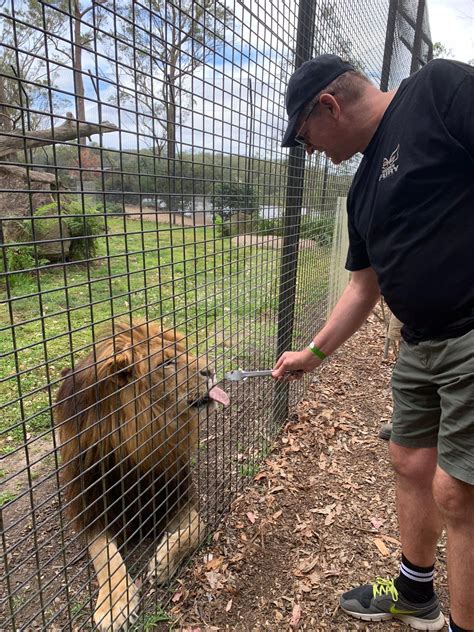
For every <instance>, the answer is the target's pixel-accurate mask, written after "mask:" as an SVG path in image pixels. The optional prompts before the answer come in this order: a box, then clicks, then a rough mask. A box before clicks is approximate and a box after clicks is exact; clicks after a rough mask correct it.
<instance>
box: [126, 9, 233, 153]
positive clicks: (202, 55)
mask: <svg viewBox="0 0 474 632" xmlns="http://www.w3.org/2000/svg"><path fill="white" fill-rule="evenodd" d="M122 10H123V13H124V16H125V20H123V22H122V23H121V24H122V27H121V28H122V31H123V32H122V33H119V34H118V35H119V36H120V41H121V44H120V52H121V65H120V73H121V75H122V76H125V78H126V79H129V80H131V81H132V82H133V87H132V88H126V87H124V88H123V89H122V94H121V97H122V98H124V99H125V100H128V101H129V102H131V103H133V104H134V105H136V107H137V108H138V109H139V112H138V119H139V125H140V127H141V128H142V129H143V130H144V131H145V133H146V134H147V135H148V136H149V138H151V139H152V141H153V148H154V150H155V152H156V153H157V154H161V153H162V152H163V151H164V149H165V148H166V155H167V157H168V158H170V159H171V160H173V159H174V158H175V156H176V126H177V124H178V123H182V122H183V121H184V120H185V118H186V114H184V109H185V108H186V107H189V106H190V105H191V104H192V95H191V94H190V92H189V91H188V92H185V90H184V88H185V82H186V78H187V77H189V76H190V75H192V74H193V73H195V72H196V70H197V68H198V67H199V66H201V65H203V64H205V63H206V62H208V61H209V60H210V59H212V58H213V57H215V56H216V54H218V52H219V50H220V49H221V48H222V47H223V45H224V35H225V29H226V26H227V25H228V24H229V21H230V20H231V18H232V14H231V12H230V11H229V9H228V8H226V7H224V6H221V5H219V4H217V3H216V2H215V1H214V0H202V1H201V2H194V1H193V0H181V2H180V3H179V4H178V5H176V4H175V3H173V2H168V1H167V0H150V1H149V2H148V3H147V6H146V7H145V6H143V5H141V4H139V3H133V4H132V3H129V2H124V3H123V5H122ZM125 42H127V43H125ZM128 42H130V43H131V45H130V44H128ZM122 84H124V85H125V84H126V81H122Z"/></svg>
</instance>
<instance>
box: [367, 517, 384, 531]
mask: <svg viewBox="0 0 474 632" xmlns="http://www.w3.org/2000/svg"><path fill="white" fill-rule="evenodd" d="M370 522H371V523H372V525H373V527H374V529H377V531H378V530H379V529H380V527H381V526H382V525H383V523H384V521H383V520H381V519H380V518H371V519H370Z"/></svg>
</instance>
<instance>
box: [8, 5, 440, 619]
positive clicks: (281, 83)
mask: <svg viewBox="0 0 474 632" xmlns="http://www.w3.org/2000/svg"><path fill="white" fill-rule="evenodd" d="M420 2H421V0H420ZM420 15H421V13H420V12H419V11H418V3H417V2H416V1H409V0H403V1H402V0H400V1H399V2H393V0H382V1H380V0H364V1H363V2H355V1H352V0H347V1H346V2H335V1H330V0H304V1H303V0H302V1H301V3H300V4H298V3H294V2H288V1H284V0H280V1H278V0H271V1H270V0H265V2H264V1H263V0H255V2H253V3H250V4H249V3H243V2H241V1H240V0H235V1H234V2H226V3H220V2H214V1H213V2H211V1H210V0H201V1H200V2H193V1H191V0H180V1H179V2H172V1H171V0H142V1H140V2H139V1H134V2H133V3H130V2H124V1H121V0H102V1H100V2H99V1H95V2H88V1H87V0H58V1H57V2H43V1H42V2H39V1H36V0H22V1H20V2H18V1H17V0H9V1H5V2H3V3H2V6H1V14H0V18H1V24H0V26H1V32H2V38H1V44H0V133H1V134H0V160H1V163H0V241H1V262H0V266H1V280H0V285H1V291H2V294H3V300H2V303H1V306H0V352H1V354H2V361H1V376H0V379H1V381H0V405H1V410H2V414H1V421H0V429H1V437H0V449H1V451H2V466H1V470H0V477H1V480H2V492H1V497H0V520H1V533H2V556H1V564H2V577H3V579H2V606H1V607H2V612H1V620H2V625H1V627H2V629H5V630H20V629H25V630H27V629H43V630H54V629H61V630H64V629H68V630H81V629H91V626H92V625H93V624H94V623H95V625H96V626H98V627H99V628H100V629H110V628H111V626H112V628H113V629H119V628H120V626H121V625H122V624H123V625H125V623H126V621H127V620H128V622H129V623H130V622H137V625H144V626H145V627H146V626H148V627H150V626H153V625H154V623H156V622H157V621H159V620H160V618H162V617H163V616H164V615H163V607H164V606H166V604H167V603H168V602H169V600H170V598H171V595H172V594H173V583H172V576H173V573H174V572H175V571H176V569H177V568H178V567H179V566H180V565H181V564H182V563H184V561H185V560H186V559H187V558H188V557H189V555H190V554H191V553H192V552H193V550H195V548H196V547H197V546H199V544H201V543H202V542H203V541H204V540H205V538H206V537H207V535H208V534H209V533H210V532H211V531H212V529H213V528H214V527H215V525H216V524H217V522H218V521H219V520H220V518H221V517H222V515H223V513H225V511H226V510H227V509H228V508H229V506H230V503H231V501H232V499H233V498H234V497H235V495H236V494H237V493H238V492H239V491H240V490H241V489H242V488H243V487H244V486H245V485H246V484H247V483H248V482H249V481H251V480H252V478H253V476H254V475H255V474H256V472H257V471H258V466H259V463H260V462H261V461H262V460H263V459H264V458H265V456H266V455H267V454H268V452H269V451H270V450H271V447H272V443H273V440H274V437H275V435H276V433H277V432H278V430H279V428H280V426H281V423H282V422H283V420H284V418H285V416H286V414H287V411H288V406H289V405H290V406H291V405H293V404H294V403H295V402H296V401H297V400H298V399H299V398H300V397H301V396H302V394H303V392H304V389H305V387H306V385H307V381H306V382H303V381H302V382H300V383H297V384H292V385H291V386H286V387H284V388H283V389H282V388H281V387H280V388H278V387H274V385H273V383H272V381H271V379H269V378H265V379H263V378H259V379H257V378H255V379H249V380H247V381H245V382H242V383H236V384H230V383H225V382H224V381H223V375H224V373H225V371H227V370H230V369H235V368H238V367H242V368H245V369H264V368H271V367H272V366H273V364H274V362H275V360H276V357H277V355H278V353H279V352H281V351H282V350H284V349H285V348H289V347H290V346H292V347H294V348H298V347H301V346H303V345H305V344H307V343H308V342H309V340H310V339H311V338H312V336H313V335H314V333H315V332H316V330H317V329H318V327H319V326H320V325H321V324H322V322H323V321H324V319H325V317H326V312H327V308H328V301H329V297H330V296H333V295H334V287H331V286H332V282H331V278H332V277H333V276H334V275H331V271H330V268H331V259H333V260H340V259H341V257H340V254H341V253H340V252H339V253H337V252H336V253H335V252H334V247H333V246H334V244H333V241H334V235H335V234H336V235H337V237H336V240H337V243H339V240H341V243H342V241H343V240H342V239H341V236H340V228H338V229H336V233H335V226H336V224H337V222H336V217H337V209H338V208H339V209H340V208H341V205H343V198H344V196H345V194H346V192H347V189H348V186H349V184H350V181H351V177H352V174H353V173H354V171H355V168H356V166H357V160H353V161H351V162H349V163H346V164H345V165H343V166H340V167H338V168H335V167H334V166H333V165H332V164H330V163H329V162H328V160H327V158H325V157H324V156H323V155H315V156H313V158H312V159H311V160H306V161H305V159H304V157H303V155H302V153H301V150H300V149H297V150H295V151H294V152H290V156H288V154H287V152H286V151H282V150H281V148H280V139H281V138H282V132H283V129H284V127H285V121H286V114H285V110H284V93H285V88H286V85H287V82H288V79H289V76H290V75H291V73H292V72H293V70H294V68H295V66H296V65H299V63H301V62H302V61H304V59H306V58H309V57H310V56H312V55H314V54H319V53H325V52H332V53H337V54H340V55H341V56H343V57H345V58H348V59H350V60H351V61H352V62H353V63H354V64H356V65H357V66H358V67H359V68H361V69H362V70H364V71H365V72H366V73H367V74H368V75H369V76H370V78H371V79H372V80H373V81H374V82H375V83H376V84H378V85H379V84H383V82H384V79H383V74H384V72H385V83H386V86H385V88H387V87H394V86H396V85H398V83H399V81H400V80H401V79H402V78H403V77H405V76H407V75H408V73H409V72H410V67H411V65H412V63H413V57H416V59H415V62H416V63H417V64H420V63H423V61H425V60H426V59H429V55H430V54H431V53H430V50H431V48H430V47H431V44H430V39H429V25H428V21H427V16H426V15H425V13H424V12H423V14H422V19H421V18H420V17H419V16H420ZM391 16H392V18H393V19H392V22H393V23H392V22H391ZM417 20H418V21H417ZM390 24H392V26H391V27H390ZM417 24H418V26H419V27H420V24H421V25H422V26H421V27H420V28H422V36H421V35H420V37H419V38H418V40H419V42H421V43H420V44H419V45H417V46H418V48H417V49H416V50H415V48H416V46H415V43H416V41H415V40H416V37H415V31H416V26H417ZM298 152H300V153H298ZM331 293H332V294H331ZM331 300H332V299H331ZM215 384H219V385H220V387H222V388H224V389H225V391H227V393H228V395H229V397H230V405H229V406H226V407H223V406H222V402H223V401H224V395H223V394H222V391H221V390H217V389H215V388H214V389H213V388H212V387H213V385H215ZM210 395H211V397H209V396H210ZM213 397H214V398H215V399H216V400H220V401H221V403H216V402H214V403H213V402H212V401H211V400H212V398H213ZM224 403H225V402H224Z"/></svg>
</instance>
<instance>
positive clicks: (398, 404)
mask: <svg viewBox="0 0 474 632" xmlns="http://www.w3.org/2000/svg"><path fill="white" fill-rule="evenodd" d="M392 391H393V430H392V435H391V440H392V441H393V442H394V443H397V444H398V445H401V446H405V447H408V448H432V447H437V448H438V465H439V466H440V467H441V468H442V469H443V470H444V471H445V472H447V473H448V474H450V475H451V476H453V477H454V478H457V479H460V480H461V481H464V482H466V483H470V484H471V485H474V330H473V331H470V332H469V333H467V334H465V335H464V336H460V337H459V338H450V339H449V340H429V341H426V342H421V343H420V344H418V345H412V344H408V343H406V342H403V341H402V343H401V346H400V355H399V357H398V360H397V363H396V365H395V368H394V370H393V375H392Z"/></svg>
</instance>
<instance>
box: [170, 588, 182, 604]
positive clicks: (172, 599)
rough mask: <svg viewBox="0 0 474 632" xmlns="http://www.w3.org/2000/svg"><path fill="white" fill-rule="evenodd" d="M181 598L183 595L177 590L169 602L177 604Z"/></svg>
mask: <svg viewBox="0 0 474 632" xmlns="http://www.w3.org/2000/svg"><path fill="white" fill-rule="evenodd" d="M182 596H183V593H182V592H181V591H180V590H178V592H175V593H174V595H173V597H172V598H171V601H173V602H174V603H177V602H178V601H179V600H180V599H181V597H182Z"/></svg>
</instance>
